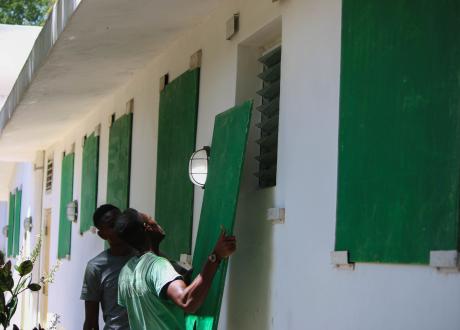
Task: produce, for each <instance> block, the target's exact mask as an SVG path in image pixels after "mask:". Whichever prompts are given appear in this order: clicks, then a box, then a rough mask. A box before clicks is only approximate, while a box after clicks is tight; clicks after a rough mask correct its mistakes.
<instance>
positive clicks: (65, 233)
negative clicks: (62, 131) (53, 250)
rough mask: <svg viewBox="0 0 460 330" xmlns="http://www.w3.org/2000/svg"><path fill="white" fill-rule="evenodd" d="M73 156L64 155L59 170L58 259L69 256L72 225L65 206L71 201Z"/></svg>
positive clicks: (72, 154)
mask: <svg viewBox="0 0 460 330" xmlns="http://www.w3.org/2000/svg"><path fill="white" fill-rule="evenodd" d="M74 160H75V154H74V153H71V154H68V155H65V156H64V158H63V159H62V169H61V171H62V172H61V205H60V209H59V242H58V258H59V259H61V258H66V257H67V256H70V246H71V240H72V223H71V222H70V221H69V220H68V219H67V204H69V203H70V202H72V201H73V171H74Z"/></svg>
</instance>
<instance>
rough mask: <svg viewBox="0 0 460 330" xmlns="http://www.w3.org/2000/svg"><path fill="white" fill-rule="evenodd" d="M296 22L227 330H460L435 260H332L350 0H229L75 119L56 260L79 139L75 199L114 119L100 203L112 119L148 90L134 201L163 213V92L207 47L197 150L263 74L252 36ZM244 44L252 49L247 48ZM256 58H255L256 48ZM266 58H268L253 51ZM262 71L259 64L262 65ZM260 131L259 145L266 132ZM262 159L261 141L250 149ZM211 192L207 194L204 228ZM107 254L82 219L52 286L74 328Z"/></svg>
mask: <svg viewBox="0 0 460 330" xmlns="http://www.w3.org/2000/svg"><path fill="white" fill-rule="evenodd" d="M236 11H239V12H240V15H241V16H240V18H241V21H240V23H241V25H240V32H239V33H238V34H236V35H235V37H234V38H233V39H232V40H231V41H226V40H225V21H226V19H227V18H228V17H230V16H231V15H232V14H233V13H234V12H236ZM280 15H281V17H282V47H283V57H282V77H281V110H280V131H279V158H278V159H279V160H278V179H277V182H278V184H277V187H276V188H272V189H265V190H256V189H255V187H256V183H255V179H254V177H253V176H252V169H253V166H255V162H247V164H246V167H245V172H244V176H243V184H242V190H241V196H240V204H239V208H238V213H237V224H236V228H235V233H236V235H237V236H238V251H237V253H236V255H235V256H234V257H233V258H232V260H231V263H230V268H229V276H228V281H227V286H226V291H225V295H224V301H223V306H222V313H221V322H220V327H219V328H220V329H235V330H246V329H250V330H253V329H254V330H255V329H260V330H265V329H275V330H284V329H293V330H302V329H334V330H335V329H339V330H369V329H372V330H388V329H391V330H400V329H401V330H407V329H413V330H433V329H436V330H458V329H459V328H460V313H458V310H459V309H460V276H459V274H448V275H446V274H440V273H439V272H437V271H436V270H435V269H432V268H430V267H428V266H426V267H422V266H404V265H399V266H397V265H377V264H358V265H357V266H356V269H355V270H354V271H351V272H349V271H342V270H338V269H336V268H335V267H334V266H333V265H331V263H330V251H332V250H333V249H334V237H335V210H336V183H337V141H338V120H339V77H340V76H339V73H340V70H339V69H340V32H341V31H340V26H341V21H340V20H341V2H340V1H339V0H328V1H324V0H286V1H283V2H281V3H272V2H271V1H266V0H252V1H237V0H234V1H226V2H224V3H223V4H222V6H221V7H220V8H219V9H218V10H216V11H214V12H213V14H212V15H211V16H209V17H208V18H207V19H206V20H205V21H204V22H203V23H202V24H201V25H199V26H197V27H196V28H194V29H192V30H189V31H188V32H187V33H186V34H184V35H183V36H182V37H181V38H179V39H177V40H176V41H175V42H174V43H173V44H172V45H171V46H169V47H168V49H166V50H165V51H164V53H162V54H161V56H159V57H158V58H156V59H152V60H151V61H150V62H149V63H147V64H146V65H145V66H144V68H143V70H142V72H139V73H137V74H136V75H134V76H133V77H132V78H131V79H129V80H125V82H126V83H125V84H124V85H123V87H121V88H119V89H118V90H117V91H116V92H114V93H113V94H111V95H110V96H109V97H107V98H106V99H105V100H104V102H102V103H100V104H95V105H94V111H92V112H91V114H90V115H89V116H87V117H86V118H84V119H83V121H82V122H80V123H79V124H78V125H76V126H74V127H68V130H67V134H66V135H65V136H62V137H61V138H60V139H59V141H57V142H56V143H55V145H54V146H53V147H52V148H50V149H49V150H48V151H47V155H51V154H53V155H54V159H55V175H54V180H55V181H54V184H53V192H52V194H51V195H47V196H45V201H44V207H45V208H47V207H51V208H52V210H53V226H52V230H51V235H52V240H51V246H52V248H51V250H52V255H51V263H53V262H54V260H53V259H55V257H56V253H57V235H58V225H57V224H58V222H59V217H58V213H59V192H60V191H59V185H60V183H59V182H60V173H61V164H60V162H61V160H62V152H63V151H64V150H65V149H67V148H69V147H70V145H71V144H72V143H74V142H75V143H76V158H75V164H76V167H75V185H74V197H75V198H78V199H80V197H79V194H80V185H81V138H82V136H83V135H84V134H89V133H91V131H92V130H93V129H94V127H95V126H96V125H97V124H99V123H101V124H102V127H101V153H100V164H99V166H100V167H99V168H100V177H99V193H98V202H99V204H101V203H103V202H104V200H105V195H106V184H107V178H106V176H107V153H108V150H107V145H108V120H107V118H108V117H109V116H110V114H111V113H113V112H116V113H118V114H121V113H123V111H124V109H125V104H126V102H127V101H128V100H129V99H131V98H133V97H134V100H135V101H134V103H135V105H134V108H135V109H134V124H133V125H134V130H133V150H132V159H133V161H132V176H131V206H132V207H135V208H139V209H140V210H142V211H146V212H148V213H151V214H153V213H154V201H155V189H154V187H155V173H156V160H155V157H156V138H157V123H158V121H157V117H158V90H159V85H158V84H159V79H160V77H161V76H162V75H163V74H165V73H166V72H169V74H170V78H171V79H174V78H175V77H177V76H178V75H179V74H180V73H182V72H183V71H185V70H187V68H188V63H189V57H190V55H192V54H193V53H194V52H195V51H196V50H198V49H202V50H203V58H202V71H201V83H200V104H199V115H198V135H197V148H199V147H202V146H203V145H209V144H210V141H211V137H212V128H213V120H214V116H215V115H216V114H217V113H220V112H222V111H224V110H226V109H228V108H229V107H231V106H233V105H234V104H235V100H237V101H238V102H239V101H240V100H242V99H245V98H246V97H247V96H248V95H247V90H248V89H247V88H252V87H251V86H252V84H253V83H249V82H247V86H245V87H244V88H243V87H242V86H237V82H239V83H241V82H242V81H244V80H241V79H238V76H239V73H241V72H244V71H245V70H246V71H247V70H251V66H250V62H249V61H248V62H241V61H238V54H242V53H245V52H246V53H247V52H249V53H250V52H251V50H247V47H249V46H251V44H250V43H248V44H241V43H242V42H243V41H248V40H252V39H251V37H252V36H254V34H255V33H256V32H257V31H259V30H260V29H261V28H263V27H264V26H266V25H267V24H269V23H270V22H273V21H274V20H276V19H277V18H278V17H279V16H280ZM238 46H241V47H242V48H243V50H242V49H241V48H240V49H239V47H238ZM248 56H250V54H249V55H248ZM253 56H255V54H253ZM252 69H253V70H254V71H256V70H255V69H254V68H252ZM254 134H255V132H254V131H251V137H250V141H253V138H254ZM248 147H249V149H248V159H249V158H250V157H249V154H250V153H254V152H255V149H254V145H252V146H248ZM201 201H202V190H201V189H200V188H196V189H195V208H194V237H195V236H196V231H197V226H198V219H199V213H200V205H201ZM271 207H284V208H285V209H286V223H285V224H284V225H280V226H273V225H271V224H270V223H269V222H267V221H266V210H267V209H268V208H271ZM101 249H102V242H101V240H100V239H98V238H97V236H96V235H94V234H91V233H85V234H84V235H83V236H80V235H79V233H78V225H77V224H76V225H73V228H72V256H71V260H70V261H64V262H63V265H62V267H61V269H60V270H59V272H58V274H57V278H56V282H55V283H54V284H53V285H52V286H51V287H50V305H49V310H50V312H56V313H58V314H60V315H61V317H62V322H63V325H64V326H65V328H66V329H80V328H81V325H82V321H83V303H82V302H79V300H78V298H79V293H80V288H81V282H82V275H83V271H84V265H85V263H86V261H87V260H88V259H89V258H91V257H92V256H94V255H96V254H97V253H98V252H99V251H100V250H101Z"/></svg>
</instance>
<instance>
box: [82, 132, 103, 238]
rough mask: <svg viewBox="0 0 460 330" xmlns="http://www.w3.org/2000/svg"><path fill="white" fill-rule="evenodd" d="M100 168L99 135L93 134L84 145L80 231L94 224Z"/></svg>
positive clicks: (84, 230) (86, 229)
mask: <svg viewBox="0 0 460 330" xmlns="http://www.w3.org/2000/svg"><path fill="white" fill-rule="evenodd" d="M98 168H99V136H97V135H96V134H94V133H93V134H91V135H90V136H89V137H87V138H86V139H85V144H84V146H83V165H82V176H81V177H82V179H81V207H80V210H81V211H80V233H84V232H86V231H88V230H89V229H90V228H91V226H92V225H93V213H94V211H95V210H96V206H97V183H98Z"/></svg>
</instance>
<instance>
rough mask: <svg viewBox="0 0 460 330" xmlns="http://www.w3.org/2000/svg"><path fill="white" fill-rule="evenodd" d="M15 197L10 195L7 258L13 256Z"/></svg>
mask: <svg viewBox="0 0 460 330" xmlns="http://www.w3.org/2000/svg"><path fill="white" fill-rule="evenodd" d="M15 198H16V195H15V194H13V193H10V204H9V209H8V257H12V256H13V243H14V203H15Z"/></svg>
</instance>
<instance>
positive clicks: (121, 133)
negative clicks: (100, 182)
mask: <svg viewBox="0 0 460 330" xmlns="http://www.w3.org/2000/svg"><path fill="white" fill-rule="evenodd" d="M132 123H133V114H132V113H129V114H126V115H123V116H122V117H120V118H119V119H117V120H115V121H114V122H113V123H112V127H111V128H110V139H109V169H108V178H107V203H109V204H113V205H115V206H117V207H119V208H120V209H122V210H124V209H126V208H127V207H128V206H129V184H130V173H131V133H132Z"/></svg>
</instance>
